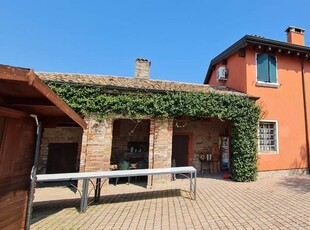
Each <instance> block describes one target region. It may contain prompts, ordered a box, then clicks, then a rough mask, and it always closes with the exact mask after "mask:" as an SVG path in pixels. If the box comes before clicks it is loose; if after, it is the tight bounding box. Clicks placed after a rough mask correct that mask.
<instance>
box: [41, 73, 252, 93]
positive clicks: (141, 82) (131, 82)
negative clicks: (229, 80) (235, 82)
mask: <svg viewBox="0 0 310 230" xmlns="http://www.w3.org/2000/svg"><path fill="white" fill-rule="evenodd" d="M36 74H37V75H38V76H39V77H40V78H41V79H42V80H43V81H46V82H70V83H76V84H81V85H94V86H96V85H98V86H106V87H108V88H120V89H124V90H126V89H127V90H149V91H185V92H218V93H228V94H237V95H244V96H246V94H244V93H240V92H238V91H235V90H233V89H230V88H228V87H225V86H212V85H203V84H192V83H183V82H173V81H164V80H150V79H142V78H134V77H119V76H107V75H89V74H75V73H47V72H36Z"/></svg>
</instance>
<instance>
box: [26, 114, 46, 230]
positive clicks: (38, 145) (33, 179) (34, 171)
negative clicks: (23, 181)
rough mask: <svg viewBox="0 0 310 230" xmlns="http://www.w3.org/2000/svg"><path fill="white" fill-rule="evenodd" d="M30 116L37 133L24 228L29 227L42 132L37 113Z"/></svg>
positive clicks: (27, 229) (27, 228)
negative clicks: (34, 123)
mask: <svg viewBox="0 0 310 230" xmlns="http://www.w3.org/2000/svg"><path fill="white" fill-rule="evenodd" d="M30 117H32V118H34V119H35V122H36V125H37V133H36V146H35V154H34V161H33V166H32V169H31V174H30V180H31V181H30V189H29V192H28V206H27V217H26V218H27V219H26V226H25V229H26V230H29V229H30V220H31V217H32V205H33V198H34V190H35V186H36V177H37V167H38V162H39V153H40V142H41V134H42V123H41V122H39V120H38V117H37V115H34V114H30Z"/></svg>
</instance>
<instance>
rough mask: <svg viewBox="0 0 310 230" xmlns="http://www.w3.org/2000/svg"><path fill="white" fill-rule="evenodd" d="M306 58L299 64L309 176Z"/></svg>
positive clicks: (309, 171)
mask: <svg viewBox="0 0 310 230" xmlns="http://www.w3.org/2000/svg"><path fill="white" fill-rule="evenodd" d="M306 59H307V58H305V59H303V60H302V62H301V78H302V96H303V102H304V116H305V126H306V153H307V161H308V173H309V174H310V155H309V154H310V153H309V128H308V123H309V122H308V109H307V95H306V83H305V67H304V63H305V60H306Z"/></svg>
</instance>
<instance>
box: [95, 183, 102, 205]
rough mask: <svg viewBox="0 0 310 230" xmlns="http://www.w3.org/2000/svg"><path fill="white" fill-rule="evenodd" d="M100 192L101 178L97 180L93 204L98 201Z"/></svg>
mask: <svg viewBox="0 0 310 230" xmlns="http://www.w3.org/2000/svg"><path fill="white" fill-rule="evenodd" d="M100 192H101V178H97V179H96V185H95V197H94V202H95V203H97V202H99V201H100Z"/></svg>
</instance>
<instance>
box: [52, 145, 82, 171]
mask: <svg viewBox="0 0 310 230" xmlns="http://www.w3.org/2000/svg"><path fill="white" fill-rule="evenodd" d="M77 151H78V143H52V144H49V145H48V159H47V165H46V173H69V172H77V171H78V170H77V167H76V166H77V165H76V164H77V155H78V152H77Z"/></svg>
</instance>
